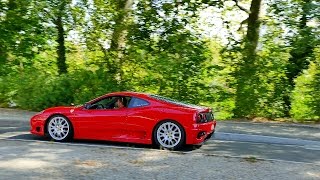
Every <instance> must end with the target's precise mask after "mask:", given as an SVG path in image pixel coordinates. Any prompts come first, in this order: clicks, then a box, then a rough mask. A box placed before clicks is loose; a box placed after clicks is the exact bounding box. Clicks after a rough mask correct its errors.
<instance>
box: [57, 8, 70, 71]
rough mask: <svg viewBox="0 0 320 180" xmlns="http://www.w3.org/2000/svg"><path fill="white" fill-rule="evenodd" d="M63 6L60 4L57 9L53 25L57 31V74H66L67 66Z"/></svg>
mask: <svg viewBox="0 0 320 180" xmlns="http://www.w3.org/2000/svg"><path fill="white" fill-rule="evenodd" d="M64 6H65V3H61V6H60V8H59V12H58V14H57V17H56V20H55V25H56V28H57V31H58V37H57V40H56V42H57V43H58V49H57V55H58V58H57V65H58V71H59V74H63V73H67V72H68V71H67V64H66V47H65V39H64V38H65V37H64V36H65V30H64V28H63V21H62V17H63V13H64Z"/></svg>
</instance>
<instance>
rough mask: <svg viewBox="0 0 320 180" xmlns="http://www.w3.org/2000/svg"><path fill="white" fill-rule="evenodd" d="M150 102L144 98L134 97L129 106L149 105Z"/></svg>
mask: <svg viewBox="0 0 320 180" xmlns="http://www.w3.org/2000/svg"><path fill="white" fill-rule="evenodd" d="M148 105H149V102H148V101H146V100H143V99H139V98H135V97H133V98H132V99H131V101H130V103H129V106H128V107H129V108H135V107H143V106H148Z"/></svg>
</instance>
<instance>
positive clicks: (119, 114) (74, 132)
mask: <svg viewBox="0 0 320 180" xmlns="http://www.w3.org/2000/svg"><path fill="white" fill-rule="evenodd" d="M30 124H31V130H30V131H31V133H32V134H36V135H40V136H50V137H51V138H52V139H54V140H55V141H66V140H70V139H71V138H73V139H94V140H106V141H118V142H130V143H142V144H155V145H157V146H160V147H163V148H166V149H177V148H179V147H181V146H182V145H184V144H193V145H199V144H202V143H203V142H204V141H205V140H206V139H209V138H210V137H211V135H212V134H213V133H214V131H215V127H216V121H215V120H214V116H213V114H212V111H211V110H210V109H209V108H204V107H199V106H195V105H190V104H185V103H181V102H177V101H174V100H171V99H168V98H165V97H161V96H158V95H152V94H145V93H136V92H117V93H110V94H106V95H104V96H101V97H98V98H96V99H94V100H92V101H89V102H88V103H85V104H84V105H83V106H71V107H54V108H49V109H46V110H44V111H42V112H40V113H38V114H36V115H35V116H33V117H32V118H31V120H30Z"/></svg>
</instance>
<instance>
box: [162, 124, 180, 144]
mask: <svg viewBox="0 0 320 180" xmlns="http://www.w3.org/2000/svg"><path fill="white" fill-rule="evenodd" d="M181 137H182V135H181V129H180V128H179V126H178V125H176V124H175V123H172V122H165V123H163V124H161V125H160V126H159V128H158V129H157V140H158V142H159V143H160V145H161V146H162V147H164V148H174V147H175V146H177V145H178V144H179V142H180V141H181Z"/></svg>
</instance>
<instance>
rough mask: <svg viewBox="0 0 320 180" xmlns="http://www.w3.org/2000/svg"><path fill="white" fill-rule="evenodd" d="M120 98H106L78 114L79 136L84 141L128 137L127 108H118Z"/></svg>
mask: <svg viewBox="0 0 320 180" xmlns="http://www.w3.org/2000/svg"><path fill="white" fill-rule="evenodd" d="M119 98H120V99H121V98H123V97H119V96H112V97H105V98H103V99H99V100H97V101H96V102H93V103H91V105H90V107H89V109H82V110H81V112H79V113H78V118H77V119H78V120H77V134H78V135H79V136H80V137H79V138H83V139H97V140H118V139H121V138H124V137H125V135H126V132H125V126H124V123H125V121H126V116H127V108H126V107H122V108H118V107H117V101H118V100H119Z"/></svg>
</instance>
